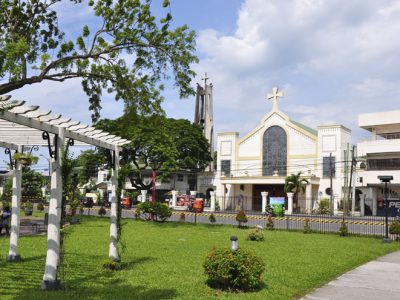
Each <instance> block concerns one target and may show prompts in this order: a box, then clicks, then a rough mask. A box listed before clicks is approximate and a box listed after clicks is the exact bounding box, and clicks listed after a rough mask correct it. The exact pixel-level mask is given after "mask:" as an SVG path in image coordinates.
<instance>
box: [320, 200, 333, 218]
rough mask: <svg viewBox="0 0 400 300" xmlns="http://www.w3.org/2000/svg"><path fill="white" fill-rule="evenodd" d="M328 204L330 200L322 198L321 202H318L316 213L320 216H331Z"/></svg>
mask: <svg viewBox="0 0 400 300" xmlns="http://www.w3.org/2000/svg"><path fill="white" fill-rule="evenodd" d="M329 202H330V200H329V199H327V198H322V199H321V200H319V204H318V210H317V212H318V213H319V214H321V215H329V214H331V210H330V208H329Z"/></svg>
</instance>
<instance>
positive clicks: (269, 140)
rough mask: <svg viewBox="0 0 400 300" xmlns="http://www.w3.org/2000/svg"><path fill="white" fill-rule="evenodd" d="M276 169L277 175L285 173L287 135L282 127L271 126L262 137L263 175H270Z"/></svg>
mask: <svg viewBox="0 0 400 300" xmlns="http://www.w3.org/2000/svg"><path fill="white" fill-rule="evenodd" d="M274 171H278V175H279V176H286V174H287V137H286V132H285V130H283V128H282V127H279V126H272V127H270V128H268V129H267V130H266V131H265V132H264V137H263V169H262V174H263V176H272V175H274Z"/></svg>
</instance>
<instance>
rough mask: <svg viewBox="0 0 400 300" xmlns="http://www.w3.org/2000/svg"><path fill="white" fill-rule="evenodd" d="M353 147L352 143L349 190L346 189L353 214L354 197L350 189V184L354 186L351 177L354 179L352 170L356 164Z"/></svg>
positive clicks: (354, 206) (354, 147) (354, 207)
mask: <svg viewBox="0 0 400 300" xmlns="http://www.w3.org/2000/svg"><path fill="white" fill-rule="evenodd" d="M355 149H356V146H354V145H353V150H352V153H351V166H350V180H349V191H348V193H349V197H350V200H351V212H352V213H353V214H354V211H355V209H356V201H355V197H353V193H352V190H351V188H352V186H353V188H354V185H352V183H353V179H354V177H353V176H354V174H353V172H354V170H355V166H356V158H355V154H354V153H355Z"/></svg>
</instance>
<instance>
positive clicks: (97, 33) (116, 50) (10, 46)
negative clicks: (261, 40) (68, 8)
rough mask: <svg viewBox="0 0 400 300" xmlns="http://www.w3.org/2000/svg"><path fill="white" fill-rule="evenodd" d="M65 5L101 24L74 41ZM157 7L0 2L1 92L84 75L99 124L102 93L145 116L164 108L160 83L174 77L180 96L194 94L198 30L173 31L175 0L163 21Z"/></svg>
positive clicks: (93, 0) (102, 1) (94, 0)
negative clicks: (63, 21) (63, 19)
mask: <svg viewBox="0 0 400 300" xmlns="http://www.w3.org/2000/svg"><path fill="white" fill-rule="evenodd" d="M60 2H70V3H69V4H68V3H67V4H66V5H73V6H75V9H76V11H79V10H82V9H85V8H84V7H83V5H88V6H89V7H90V8H91V9H92V12H93V20H94V21H93V22H91V23H90V26H89V25H85V24H79V25H81V26H82V27H81V28H82V29H81V34H79V35H78V36H75V37H69V36H67V35H66V34H65V32H64V30H65V28H60V26H59V24H60V23H59V16H58V14H57V9H60V7H59V5H57V4H58V3H60ZM151 3H152V1H151V0H140V1H139V0H115V1H111V0H89V1H82V0H69V1H65V0H64V1H62V0H18V1H17V0H11V1H10V0H0V79H1V82H0V95H1V94H5V93H9V92H11V91H13V90H16V89H19V88H22V87H24V86H25V85H31V84H36V83H40V82H43V81H46V80H47V81H58V82H63V81H65V80H68V79H71V78H81V79H82V87H83V90H84V91H85V92H86V94H87V95H88V97H89V102H90V106H89V107H90V109H91V110H92V112H93V114H92V118H93V120H97V119H98V118H99V114H100V109H101V104H100V100H101V96H102V93H103V91H107V92H108V93H113V94H114V95H115V99H116V100H120V99H123V100H124V101H125V104H126V106H129V107H134V108H135V109H136V110H137V111H138V112H148V111H151V110H160V109H161V108H160V102H161V101H162V97H161V95H160V90H162V89H163V85H162V84H161V82H162V81H163V80H164V79H168V78H170V77H173V79H174V83H175V86H176V87H178V89H179V93H180V96H181V97H187V96H189V95H193V94H194V90H193V88H192V87H191V85H190V83H191V80H192V78H193V77H194V76H195V73H194V72H193V71H192V70H191V68H190V66H191V65H192V64H193V63H195V62H197V61H198V59H197V57H196V56H195V55H194V51H195V33H194V31H190V30H189V29H188V27H187V26H181V27H176V28H173V29H171V27H172V26H171V22H172V16H171V14H170V12H169V11H170V10H169V9H168V6H169V0H164V1H163V2H162V6H163V7H164V9H166V11H167V12H166V15H165V17H163V18H160V19H157V18H156V17H155V16H154V15H153V14H152V12H151ZM93 24H95V25H93ZM79 25H78V26H79Z"/></svg>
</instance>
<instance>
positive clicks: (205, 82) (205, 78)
mask: <svg viewBox="0 0 400 300" xmlns="http://www.w3.org/2000/svg"><path fill="white" fill-rule="evenodd" d="M207 79H210V78H209V77H207V73H204V78H202V79H201V80H204V90H205V89H206V85H207Z"/></svg>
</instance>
